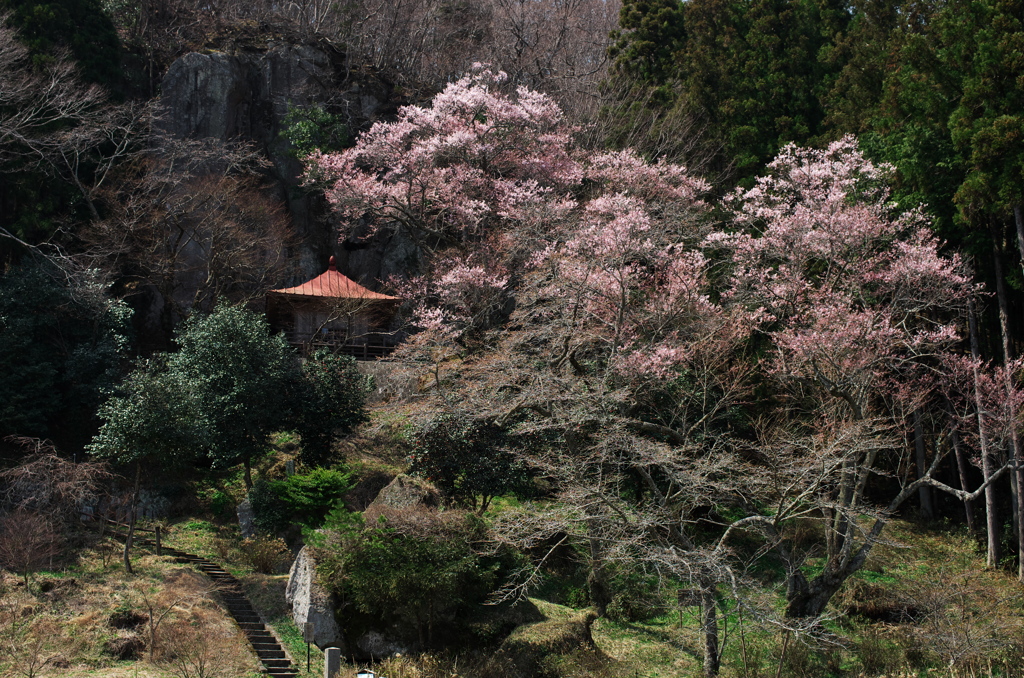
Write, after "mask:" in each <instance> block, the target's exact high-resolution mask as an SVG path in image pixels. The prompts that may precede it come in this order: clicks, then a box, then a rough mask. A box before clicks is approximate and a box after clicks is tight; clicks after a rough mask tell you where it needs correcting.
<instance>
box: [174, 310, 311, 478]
mask: <svg viewBox="0 0 1024 678" xmlns="http://www.w3.org/2000/svg"><path fill="white" fill-rule="evenodd" d="M176 342H177V344H178V346H179V348H178V350H177V351H176V352H174V353H172V354H171V355H170V356H169V357H168V359H167V368H168V370H169V371H170V372H171V373H172V374H173V375H174V379H175V381H176V383H177V384H179V385H180V387H181V389H182V390H181V396H182V397H188V398H190V399H191V400H192V401H193V404H192V407H193V408H194V410H195V411H196V412H201V413H202V419H201V425H202V426H203V428H204V429H205V431H204V432H203V434H202V436H201V438H202V439H203V440H204V442H205V445H204V447H205V453H206V454H207V455H208V456H209V458H210V460H211V462H212V463H213V466H214V467H215V468H217V467H219V468H225V467H228V466H233V465H235V464H238V463H241V464H243V465H244V467H245V485H246V487H247V488H248V487H252V471H251V461H252V459H253V458H254V457H256V456H257V455H259V454H261V453H262V452H263V451H264V450H265V449H266V443H267V436H268V435H270V433H272V432H273V431H276V430H279V429H280V427H281V425H282V424H284V423H285V421H286V420H287V412H288V408H289V407H290V404H289V401H288V392H289V390H290V389H289V388H288V386H289V385H290V384H291V383H293V381H294V379H295V374H296V367H297V362H296V356H295V353H294V351H293V350H292V349H291V347H290V346H288V343H287V342H286V341H285V339H284V337H283V336H281V335H274V334H271V332H270V326H269V325H268V324H267V321H266V319H265V318H264V317H263V316H262V315H260V314H257V313H254V312H252V311H249V310H246V309H244V308H242V307H238V306H226V305H221V306H218V307H217V308H216V309H215V310H214V311H213V313H211V314H209V315H207V316H192V317H190V318H189V319H188V320H186V321H185V322H184V324H183V326H182V328H181V331H180V332H179V333H178V336H177V338H176Z"/></svg>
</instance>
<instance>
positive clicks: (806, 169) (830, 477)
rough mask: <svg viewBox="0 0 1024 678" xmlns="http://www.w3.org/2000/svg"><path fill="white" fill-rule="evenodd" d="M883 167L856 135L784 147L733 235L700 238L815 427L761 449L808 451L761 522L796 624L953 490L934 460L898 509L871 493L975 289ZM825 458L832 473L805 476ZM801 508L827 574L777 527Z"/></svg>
mask: <svg viewBox="0 0 1024 678" xmlns="http://www.w3.org/2000/svg"><path fill="white" fill-rule="evenodd" d="M885 173H886V168H885V167H882V166H876V165H874V164H873V163H871V162H869V161H868V160H867V159H866V158H864V156H863V154H862V153H861V152H860V151H859V150H858V149H857V146H856V142H855V140H854V139H853V138H851V137H847V138H844V139H842V140H840V141H837V142H835V143H833V144H831V145H830V146H829V147H828V148H827V149H824V150H810V149H799V148H796V147H793V146H790V147H787V148H786V149H784V150H783V152H782V153H781V154H780V155H779V157H778V158H777V159H776V160H775V161H774V162H773V163H772V164H771V165H770V166H769V174H768V175H767V176H765V177H763V178H761V179H759V180H758V182H757V184H756V185H755V186H754V187H753V188H752V189H749V190H745V191H738V192H737V193H736V194H734V195H733V196H732V202H733V204H734V205H735V209H736V220H735V223H736V225H737V226H738V227H739V230H737V231H734V232H719V233H715V234H712V235H711V236H710V237H709V238H708V239H707V241H706V242H707V244H708V245H709V246H712V247H724V248H725V250H726V251H727V256H728V258H729V261H730V264H731V266H732V274H731V282H730V285H729V288H728V289H727V291H726V292H725V293H724V296H725V297H726V298H728V299H730V300H732V301H733V302H734V303H738V304H742V305H743V306H745V307H746V308H748V309H749V310H750V312H751V313H752V314H754V315H755V316H757V317H758V321H759V324H758V329H759V331H760V332H761V333H763V336H764V337H765V338H766V339H767V341H769V342H770V343H769V346H770V347H771V353H770V357H769V358H768V359H767V360H766V361H765V364H764V367H765V369H766V371H767V374H768V375H769V376H770V377H771V378H772V379H774V380H776V381H777V382H778V383H779V384H780V385H784V386H786V387H787V388H788V393H789V394H790V395H791V398H792V403H793V405H794V407H793V409H794V410H801V411H803V412H805V413H806V414H804V415H803V416H801V417H793V418H792V419H793V421H791V423H790V424H789V430H790V431H796V430H799V429H801V428H802V429H804V430H808V431H810V433H805V434H797V435H791V436H789V437H788V438H787V440H786V442H785V443H784V444H782V445H781V447H780V446H779V445H778V444H777V443H778V441H779V432H778V429H776V430H775V431H774V432H773V433H772V435H773V436H774V437H775V441H772V444H765V445H764V446H763V447H764V452H765V453H766V454H774V455H780V456H782V457H783V459H785V460H786V461H785V462H783V463H786V464H789V463H791V460H799V459H803V460H804V462H803V464H801V465H802V466H804V467H805V468H804V470H803V471H801V470H799V469H798V470H797V474H796V475H795V476H793V474H792V472H790V473H789V475H791V476H793V477H792V481H791V482H790V483H789V484H788V485H786V487H788V488H789V490H788V492H787V493H786V494H787V495H788V496H780V501H781V502H782V504H781V505H784V506H786V507H787V508H786V510H783V511H778V512H777V513H776V514H775V515H774V516H773V517H772V519H771V520H770V521H767V522H765V523H764V525H765V526H766V529H767V531H768V533H769V534H770V535H771V536H772V538H773V539H775V540H777V544H778V546H779V551H780V553H781V555H782V556H783V559H784V561H785V562H786V563H787V567H788V569H789V591H788V599H789V607H788V610H787V614H788V615H789V616H792V617H816V616H818V615H820V614H821V613H822V612H823V611H824V609H825V606H826V605H827V603H828V601H829V600H830V599H831V597H832V595H834V593H835V592H836V591H837V590H838V589H839V587H841V586H842V584H843V583H844V582H845V581H846V579H847V578H848V577H849V576H850V575H851V574H853V572H855V571H856V570H857V569H859V568H860V567H861V566H862V565H863V563H864V561H865V559H866V558H867V555H868V553H869V552H870V550H871V548H872V547H873V546H874V544H875V543H877V541H878V538H879V535H880V534H881V532H882V530H883V528H884V526H885V524H886V521H887V518H888V516H889V515H890V514H891V512H892V511H893V510H895V509H896V508H897V507H898V506H899V505H900V504H901V503H903V502H904V501H905V500H906V499H907V498H908V497H909V496H911V494H912V493H913V491H914V490H916V489H918V488H919V487H921V486H922V485H931V486H936V487H941V489H945V490H951V488H947V487H945V486H943V485H942V484H941V483H938V482H937V481H935V480H934V479H933V478H932V477H931V471H933V470H934V468H935V466H936V464H937V463H938V461H939V459H940V458H939V457H936V459H935V460H934V462H933V463H932V465H931V468H930V469H919V472H920V473H921V476H920V477H919V478H918V479H917V480H915V481H912V482H909V481H907V482H905V483H904V486H903V488H902V489H901V491H900V492H899V493H898V495H897V496H896V497H895V498H893V499H892V501H890V503H889V504H888V506H885V507H881V508H875V507H872V506H871V505H870V503H869V502H868V501H867V500H866V498H865V492H866V489H867V486H868V483H869V481H870V479H871V478H872V476H873V475H875V474H877V473H879V471H880V464H881V461H882V458H883V457H884V454H885V452H887V451H890V450H893V449H897V448H898V447H899V446H900V443H899V442H897V440H896V439H897V438H898V437H899V436H898V435H895V434H897V432H898V431H899V430H900V429H901V428H902V427H903V426H905V425H906V421H905V420H904V421H901V417H900V416H899V413H900V412H903V411H915V410H916V409H917V406H918V405H919V404H920V403H921V402H922V401H923V398H924V396H925V392H924V391H925V389H927V388H928V386H927V385H928V384H929V383H930V382H929V380H927V379H924V378H923V377H925V376H926V375H928V374H934V373H935V371H936V370H940V369H941V366H940V364H939V363H938V362H937V357H938V356H941V355H943V354H944V353H945V352H946V351H948V350H949V349H950V348H951V347H952V346H953V344H954V343H955V342H956V341H957V340H958V333H957V329H956V322H957V321H958V320H959V319H961V318H962V316H963V315H964V311H965V309H966V305H967V300H968V297H969V295H970V294H971V292H972V285H971V283H970V282H969V278H968V275H967V271H966V270H965V269H964V266H963V264H962V262H960V260H959V259H958V258H957V257H956V256H952V257H944V256H942V255H941V254H940V253H939V248H938V242H937V241H936V240H935V238H934V236H932V235H931V233H930V231H929V230H928V229H927V228H926V226H927V224H926V222H925V221H924V219H923V217H922V216H921V214H919V213H916V212H909V213H900V212H897V211H896V210H895V209H894V207H893V206H892V204H891V203H890V202H889V200H888V198H889V193H888V190H887V189H886V187H885V184H884V181H883V180H884V177H885ZM931 383H933V382H931ZM765 442H767V441H765ZM773 463H779V462H773ZM815 466H817V467H818V468H821V469H826V470H827V473H817V474H811V473H807V472H806V471H807V470H808V469H809V468H811V467H815ZM904 480H905V481H906V479H904ZM964 494H966V492H964ZM865 514H866V515H868V516H871V520H870V521H869V524H868V526H866V527H865V526H864V525H862V524H861V519H860V516H862V515H865ZM795 516H811V517H814V518H817V519H819V520H820V521H821V523H822V525H823V528H824V533H825V542H826V543H825V562H824V568H823V571H822V572H821V573H820V574H819V575H817V576H815V577H813V578H811V579H808V577H807V576H806V574H805V573H804V571H803V569H802V565H803V563H804V559H805V557H806V556H805V555H803V556H802V555H798V554H796V552H795V550H794V549H792V548H790V547H789V546H788V545H787V544H788V542H789V540H787V539H786V537H785V535H784V534H783V531H781V530H780V528H783V527H784V526H785V522H786V520H787V519H789V518H792V517H795Z"/></svg>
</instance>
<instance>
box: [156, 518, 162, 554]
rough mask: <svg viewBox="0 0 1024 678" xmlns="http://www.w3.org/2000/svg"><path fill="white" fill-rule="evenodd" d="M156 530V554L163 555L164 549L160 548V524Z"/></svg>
mask: <svg viewBox="0 0 1024 678" xmlns="http://www.w3.org/2000/svg"><path fill="white" fill-rule="evenodd" d="M154 532H156V554H157V555H158V556H162V555H163V550H162V549H161V548H160V526H159V525H157V526H156V529H155V530H154Z"/></svg>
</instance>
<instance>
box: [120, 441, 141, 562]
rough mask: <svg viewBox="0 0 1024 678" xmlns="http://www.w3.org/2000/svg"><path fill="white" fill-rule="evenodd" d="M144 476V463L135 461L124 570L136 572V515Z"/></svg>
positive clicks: (125, 542) (125, 543) (125, 541)
mask: <svg viewBox="0 0 1024 678" xmlns="http://www.w3.org/2000/svg"><path fill="white" fill-rule="evenodd" d="M141 476H142V465H141V464H140V463H139V462H138V461H136V462H135V486H134V487H133V488H132V505H131V509H130V512H129V514H128V536H127V537H125V540H124V571H125V572H127V573H128V574H134V571H133V570H132V559H131V552H132V540H133V539H134V538H135V516H136V515H137V514H138V512H139V480H140V478H141Z"/></svg>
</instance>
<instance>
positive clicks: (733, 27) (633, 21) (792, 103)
mask: <svg viewBox="0 0 1024 678" xmlns="http://www.w3.org/2000/svg"><path fill="white" fill-rule="evenodd" d="M847 20H848V12H847V11H846V9H845V7H844V6H843V5H841V4H840V3H838V2H832V1H830V0H754V1H752V2H745V1H736V0H691V1H690V2H687V3H672V2H652V1H649V0H645V1H642V2H626V3H624V5H623V9H622V13H621V14H620V31H619V32H617V33H616V35H615V43H614V45H613V46H612V49H611V55H612V56H613V57H614V58H615V74H614V77H615V78H617V79H620V80H621V79H623V78H626V79H629V78H632V79H635V80H636V81H638V82H642V83H647V84H649V85H650V86H652V87H659V88H662V90H664V92H663V93H662V94H661V95H660V96H659V97H657V98H656V99H655V100H653V101H652V105H660V106H664V107H666V108H671V109H676V110H677V115H678V116H681V117H683V118H687V119H690V120H694V121H699V125H701V127H702V129H703V133H704V134H705V135H707V136H708V137H709V138H710V142H709V143H710V144H711V145H712V146H717V147H718V148H719V152H718V157H717V160H716V162H715V164H714V166H713V168H712V169H714V170H717V171H718V172H720V173H722V172H725V173H728V172H733V173H736V174H738V175H739V176H740V177H741V178H746V177H751V176H752V175H753V174H754V173H756V172H757V171H758V170H759V169H760V168H761V167H762V166H763V165H764V164H765V163H766V162H767V161H768V160H770V159H771V158H772V157H774V155H775V154H776V153H777V152H778V151H779V149H780V148H781V147H782V146H783V145H785V144H786V143H790V142H797V143H804V142H806V141H808V140H809V139H812V138H815V137H816V136H818V135H819V134H821V132H822V129H823V128H822V122H823V120H824V118H825V112H824V109H823V108H822V105H821V101H820V98H821V95H822V94H823V93H824V91H825V90H827V88H828V85H829V83H830V82H831V80H832V79H833V78H834V71H835V68H836V67H835V65H834V64H832V63H830V62H829V61H828V60H827V59H825V58H823V56H824V54H825V53H826V52H827V50H828V49H829V48H830V46H831V44H832V41H833V39H834V37H835V36H836V35H837V34H838V33H839V32H840V31H841V30H842V29H843V27H844V25H845V23H846V21H847ZM623 91H624V92H625V91H627V90H623ZM634 95H635V91H633V90H629V93H628V94H627V95H626V96H634ZM620 110H621V111H622V112H623V113H628V109H620Z"/></svg>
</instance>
